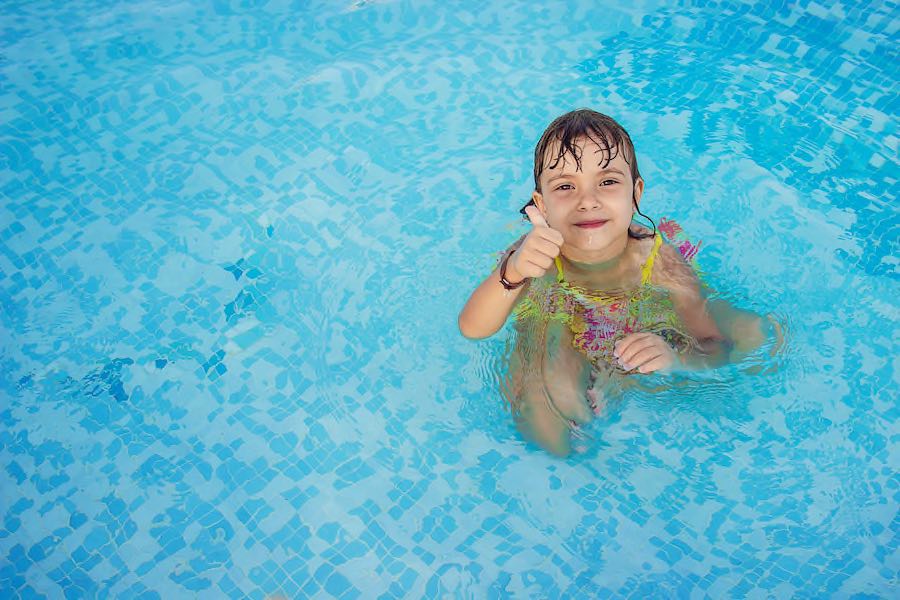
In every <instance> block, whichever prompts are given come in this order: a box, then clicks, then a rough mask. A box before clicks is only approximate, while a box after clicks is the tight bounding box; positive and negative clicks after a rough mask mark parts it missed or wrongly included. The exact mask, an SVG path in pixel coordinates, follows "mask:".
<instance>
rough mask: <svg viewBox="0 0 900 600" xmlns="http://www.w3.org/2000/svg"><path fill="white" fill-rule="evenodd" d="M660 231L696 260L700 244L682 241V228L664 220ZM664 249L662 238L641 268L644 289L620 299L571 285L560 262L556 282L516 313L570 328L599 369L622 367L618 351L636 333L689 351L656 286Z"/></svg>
mask: <svg viewBox="0 0 900 600" xmlns="http://www.w3.org/2000/svg"><path fill="white" fill-rule="evenodd" d="M659 230H660V231H662V232H663V233H665V234H666V237H667V239H669V241H671V242H673V245H674V246H675V247H676V248H677V249H678V251H679V252H680V253H681V255H682V256H683V257H684V258H685V259H686V260H688V261H691V260H692V259H693V258H694V256H695V255H696V253H697V250H698V249H699V244H697V245H694V244H692V243H690V242H689V241H687V240H685V239H683V238H682V239H679V238H680V237H681V236H680V235H679V234H681V228H680V227H679V226H678V225H677V224H676V223H675V222H673V221H666V220H663V221H662V222H661V223H660V226H659ZM662 243H663V238H662V236H660V234H658V233H657V234H656V236H655V239H654V240H653V249H652V250H651V251H650V256H649V257H648V258H647V260H646V261H645V262H644V264H643V265H642V267H641V284H640V286H638V287H637V288H635V289H633V290H630V291H626V292H622V293H620V294H614V295H610V294H606V293H603V292H601V291H595V290H587V289H585V288H582V287H580V286H577V285H572V284H570V283H569V282H567V281H566V280H565V277H564V276H563V270H562V262H561V261H560V259H559V258H557V259H556V273H557V276H556V281H552V280H548V278H545V279H540V280H535V281H533V282H532V284H531V286H530V288H529V290H528V294H527V296H526V298H524V299H523V300H522V302H521V303H520V304H519V306H518V307H517V309H516V318H517V319H521V318H523V317H543V318H544V319H552V320H558V321H562V322H565V323H566V324H567V325H568V326H569V328H570V330H571V331H572V334H573V340H572V345H573V346H574V347H575V348H576V349H578V350H579V351H580V352H581V353H582V354H584V356H586V357H587V359H588V360H589V361H590V362H591V364H592V365H593V366H594V367H595V368H604V367H605V368H609V367H610V366H613V367H616V361H615V359H614V357H613V348H614V345H615V343H616V342H617V341H618V340H620V339H622V338H624V337H625V336H627V335H629V334H631V333H636V332H651V333H655V334H657V335H659V336H660V337H662V338H663V339H665V340H666V341H667V342H668V343H669V344H670V345H671V346H672V347H673V348H675V350H676V351H679V352H681V351H684V350H686V349H688V348H689V347H690V346H691V344H692V342H693V339H692V338H691V336H690V335H689V334H688V333H687V331H686V330H685V327H684V324H683V323H682V322H681V319H680V318H679V317H678V314H677V313H676V312H675V309H674V307H673V305H672V300H671V298H670V296H669V293H668V291H667V290H665V289H664V288H660V287H657V286H653V285H652V284H651V277H652V275H653V265H654V263H655V261H656V257H657V255H658V254H659V248H660V246H662ZM616 368H618V367H616Z"/></svg>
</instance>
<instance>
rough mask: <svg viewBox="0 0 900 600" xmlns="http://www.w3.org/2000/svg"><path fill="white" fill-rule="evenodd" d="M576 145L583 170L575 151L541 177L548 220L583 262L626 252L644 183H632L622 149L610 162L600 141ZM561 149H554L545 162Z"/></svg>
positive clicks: (538, 198) (540, 202)
mask: <svg viewBox="0 0 900 600" xmlns="http://www.w3.org/2000/svg"><path fill="white" fill-rule="evenodd" d="M576 146H578V148H579V149H580V151H581V170H576V168H577V164H576V162H575V159H574V157H573V156H572V155H570V154H566V155H565V156H564V157H563V158H562V159H561V160H560V161H559V163H558V164H556V165H554V167H555V168H553V169H550V168H545V169H544V172H543V173H541V176H540V182H541V190H542V193H541V192H537V191H535V192H534V194H533V198H534V202H535V204H536V205H537V207H538V209H539V210H540V211H541V213H543V215H544V218H545V219H547V224H548V225H549V226H550V227H552V228H553V229H556V230H557V231H559V232H560V233H561V234H562V236H563V240H564V241H565V243H564V244H563V247H562V253H563V255H564V256H566V257H567V258H570V259H573V260H578V261H582V262H599V261H603V260H609V259H611V258H615V257H616V256H618V255H619V254H621V253H622V252H623V251H624V250H625V246H626V244H627V242H628V226H629V225H630V224H631V217H632V215H633V213H634V201H639V200H640V198H641V194H642V193H643V191H644V181H643V179H640V178H639V179H638V180H637V182H634V181H632V179H631V168H630V167H629V166H628V163H627V162H626V161H625V156H624V153H623V152H622V151H621V149H620V150H619V152H618V153H617V154H616V157H615V158H614V159H612V160H611V161H610V162H609V164H607V163H606V161H607V158H608V157H607V153H606V152H605V151H604V150H603V149H601V148H600V146H598V145H597V143H596V142H594V141H592V140H590V139H587V138H582V139H580V140H578V141H577V142H576ZM556 152H558V150H557V149H555V148H552V147H551V148H549V151H548V156H547V157H545V164H547V162H552V160H553V159H554V158H555V157H556ZM632 198H634V200H633V199H632Z"/></svg>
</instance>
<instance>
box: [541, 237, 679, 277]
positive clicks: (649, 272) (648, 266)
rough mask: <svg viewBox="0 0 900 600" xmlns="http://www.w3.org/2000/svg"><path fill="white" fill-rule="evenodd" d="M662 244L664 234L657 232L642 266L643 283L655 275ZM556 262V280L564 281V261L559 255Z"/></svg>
mask: <svg viewBox="0 0 900 600" xmlns="http://www.w3.org/2000/svg"><path fill="white" fill-rule="evenodd" d="M660 246H662V236H660V235H659V234H658V233H657V234H656V236H655V239H654V240H653V249H652V250H651V251H650V256H648V257H647V262H645V263H644V265H643V266H642V267H641V285H647V284H648V283H650V278H651V277H652V276H653V263H654V262H656V255H657V254H659V247H660ZM554 262H555V263H556V281H558V282H559V283H563V282H564V281H565V277H563V269H562V261H561V260H559V257H558V256H557V257H556V258H555V259H554Z"/></svg>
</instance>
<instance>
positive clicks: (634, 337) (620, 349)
mask: <svg viewBox="0 0 900 600" xmlns="http://www.w3.org/2000/svg"><path fill="white" fill-rule="evenodd" d="M652 337H654V336H653V334H652V333H632V334H631V335H627V336H625V337H624V338H622V339H621V340H619V341H618V342H616V343H615V345H614V346H613V355H614V356H615V357H616V358H624V357H625V356H631V355H632V354H634V353H635V352H637V351H638V350H640V349H641V348H643V347H644V344H643V342H644V341H645V340H647V339H652Z"/></svg>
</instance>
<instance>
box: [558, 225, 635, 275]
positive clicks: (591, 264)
mask: <svg viewBox="0 0 900 600" xmlns="http://www.w3.org/2000/svg"><path fill="white" fill-rule="evenodd" d="M627 247H628V236H627V235H626V236H624V237H623V238H622V239H621V240H616V241H615V242H613V243H612V244H610V245H609V246H607V247H606V248H603V249H601V250H587V251H585V250H579V249H575V248H569V247H566V246H563V251H562V252H560V258H561V259H562V262H563V267H564V268H565V269H566V271H571V272H572V273H573V274H584V275H590V274H601V273H606V272H610V271H612V270H613V269H615V268H616V267H618V266H619V265H621V264H622V259H623V258H624V257H625V249H626V248H627Z"/></svg>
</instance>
